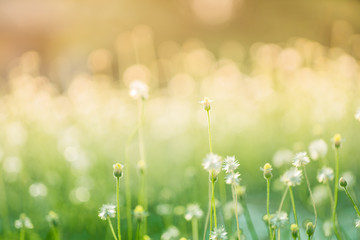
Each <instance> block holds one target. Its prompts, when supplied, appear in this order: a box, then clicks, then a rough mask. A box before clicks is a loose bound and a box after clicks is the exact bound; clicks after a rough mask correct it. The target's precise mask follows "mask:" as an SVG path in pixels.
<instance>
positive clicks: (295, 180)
mask: <svg viewBox="0 0 360 240" xmlns="http://www.w3.org/2000/svg"><path fill="white" fill-rule="evenodd" d="M301 180H302V172H301V171H300V170H298V169H296V168H291V169H289V170H288V171H286V172H285V173H284V175H282V176H281V179H280V181H281V182H283V183H284V184H285V185H287V186H290V187H293V186H296V185H300V184H301Z"/></svg>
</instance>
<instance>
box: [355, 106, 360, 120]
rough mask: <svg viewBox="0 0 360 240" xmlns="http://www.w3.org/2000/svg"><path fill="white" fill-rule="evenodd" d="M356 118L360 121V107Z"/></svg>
mask: <svg viewBox="0 0 360 240" xmlns="http://www.w3.org/2000/svg"><path fill="white" fill-rule="evenodd" d="M355 119H356V120H358V121H360V108H359V109H358V110H357V111H356V113H355Z"/></svg>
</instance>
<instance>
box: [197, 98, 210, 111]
mask: <svg viewBox="0 0 360 240" xmlns="http://www.w3.org/2000/svg"><path fill="white" fill-rule="evenodd" d="M212 102H213V100H211V99H209V98H208V97H204V100H202V101H200V103H201V104H202V105H204V109H205V111H209V110H210V108H211V105H210V103H212Z"/></svg>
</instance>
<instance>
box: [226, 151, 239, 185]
mask: <svg viewBox="0 0 360 240" xmlns="http://www.w3.org/2000/svg"><path fill="white" fill-rule="evenodd" d="M239 166H240V164H239V162H238V161H237V160H236V159H235V156H231V157H230V156H227V157H226V158H225V160H224V166H223V170H224V171H225V172H226V173H227V175H226V176H225V182H226V183H227V184H235V185H239V183H240V174H239V173H236V172H235V170H236V169H237V168H238V167H239Z"/></svg>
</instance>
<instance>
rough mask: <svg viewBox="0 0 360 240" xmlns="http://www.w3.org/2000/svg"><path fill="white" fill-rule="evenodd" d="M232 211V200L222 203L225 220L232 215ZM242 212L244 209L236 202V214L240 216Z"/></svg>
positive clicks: (233, 209)
mask: <svg viewBox="0 0 360 240" xmlns="http://www.w3.org/2000/svg"><path fill="white" fill-rule="evenodd" d="M234 212H235V206H234V202H232V201H230V202H227V203H226V204H225V205H224V218H225V219H226V220H230V219H231V218H232V217H233V216H234ZM243 212H244V209H243V207H242V205H241V204H240V203H239V202H238V203H237V213H238V216H241V215H242V214H243Z"/></svg>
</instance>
